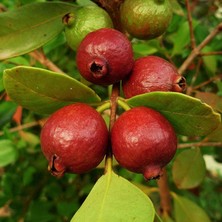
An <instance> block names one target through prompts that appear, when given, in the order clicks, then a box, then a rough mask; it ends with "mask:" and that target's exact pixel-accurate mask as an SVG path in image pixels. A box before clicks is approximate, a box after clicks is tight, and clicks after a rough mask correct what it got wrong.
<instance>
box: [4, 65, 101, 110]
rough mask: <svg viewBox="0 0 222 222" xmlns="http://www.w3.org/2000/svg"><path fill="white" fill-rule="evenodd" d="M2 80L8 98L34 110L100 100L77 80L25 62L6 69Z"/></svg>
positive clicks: (54, 108)
mask: <svg viewBox="0 0 222 222" xmlns="http://www.w3.org/2000/svg"><path fill="white" fill-rule="evenodd" d="M3 81H4V86H5V89H6V91H7V93H8V95H9V96H10V98H11V99H12V100H14V101H15V102H16V103H18V104H19V105H21V106H23V107H24V108H27V109H30V110H32V111H34V112H36V113H42V114H50V113H52V112H54V111H55V110H57V109H59V108H61V107H63V106H65V105H68V104H71V103H74V102H84V103H96V102H99V101H100V98H99V96H98V95H97V94H96V93H95V92H94V91H93V90H92V89H90V88H89V87H87V86H85V85H84V84H82V83H81V82H79V81H77V80H75V79H73V78H71V77H69V76H68V75H65V74H59V73H55V72H52V71H48V70H45V69H40V68H32V67H25V66H18V67H15V68H12V69H7V70H5V72H4V76H3Z"/></svg>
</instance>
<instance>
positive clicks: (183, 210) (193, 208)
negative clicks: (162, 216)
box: [173, 193, 210, 222]
mask: <svg viewBox="0 0 222 222" xmlns="http://www.w3.org/2000/svg"><path fill="white" fill-rule="evenodd" d="M173 200H174V216H175V220H176V221H177V222H191V221H192V222H210V219H209V217H208V215H207V214H206V213H205V211H204V210H203V209H202V208H200V207H199V206H198V205H197V204H196V203H194V202H193V201H191V200H189V199H187V198H186V197H182V196H179V195H176V194H175V193H174V194H173Z"/></svg>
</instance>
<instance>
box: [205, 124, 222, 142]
mask: <svg viewBox="0 0 222 222" xmlns="http://www.w3.org/2000/svg"><path fill="white" fill-rule="evenodd" d="M221 135H222V124H220V125H219V126H218V127H217V129H215V130H214V131H213V132H212V133H210V134H209V135H208V136H207V141H213V142H221V143H222V136H221Z"/></svg>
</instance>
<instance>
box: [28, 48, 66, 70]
mask: <svg viewBox="0 0 222 222" xmlns="http://www.w3.org/2000/svg"><path fill="white" fill-rule="evenodd" d="M29 55H30V56H31V57H32V58H34V59H36V60H37V61H38V62H40V63H41V64H42V65H44V66H45V67H47V68H48V69H50V70H52V71H54V72H58V73H64V72H63V71H62V70H61V69H60V68H59V67H58V66H56V65H55V64H54V63H53V62H52V61H51V60H49V59H48V58H47V57H46V56H45V54H44V53H43V52H40V51H39V50H35V51H33V52H30V53H29Z"/></svg>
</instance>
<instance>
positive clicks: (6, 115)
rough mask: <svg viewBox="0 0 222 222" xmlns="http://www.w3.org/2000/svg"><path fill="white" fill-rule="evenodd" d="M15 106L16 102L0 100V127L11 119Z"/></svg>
mask: <svg viewBox="0 0 222 222" xmlns="http://www.w3.org/2000/svg"><path fill="white" fill-rule="evenodd" d="M16 108H17V104H16V103H14V102H12V101H1V102H0V127H3V126H4V125H5V124H6V123H7V122H10V121H11V119H12V117H13V114H14V113H15V111H16Z"/></svg>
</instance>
